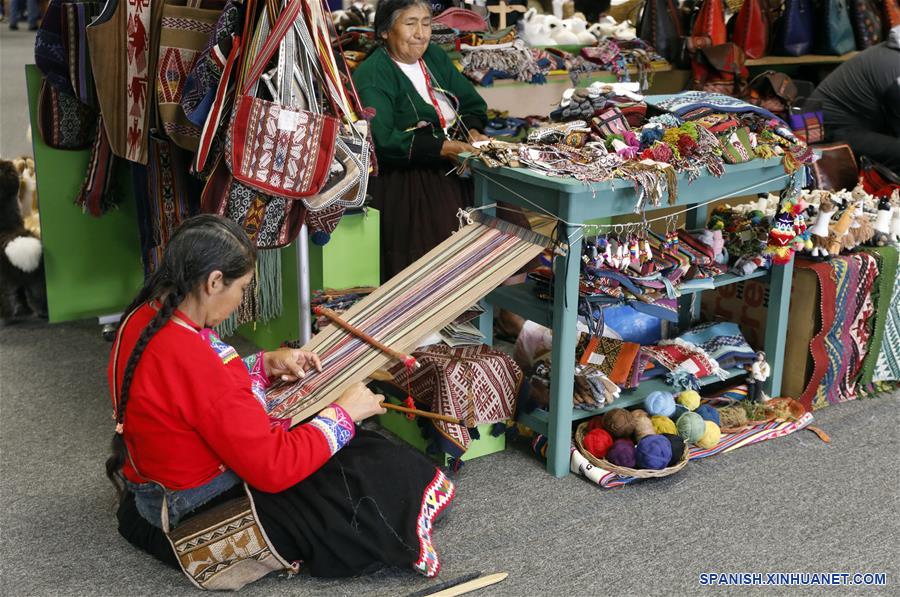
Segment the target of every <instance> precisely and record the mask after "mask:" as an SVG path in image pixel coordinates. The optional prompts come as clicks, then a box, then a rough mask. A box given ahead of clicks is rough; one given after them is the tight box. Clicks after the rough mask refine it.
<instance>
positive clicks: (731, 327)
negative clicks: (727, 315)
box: [679, 322, 756, 369]
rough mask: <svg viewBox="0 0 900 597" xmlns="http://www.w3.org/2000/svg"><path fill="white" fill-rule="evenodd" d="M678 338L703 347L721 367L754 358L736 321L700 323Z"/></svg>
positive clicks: (731, 367) (740, 364)
mask: <svg viewBox="0 0 900 597" xmlns="http://www.w3.org/2000/svg"><path fill="white" fill-rule="evenodd" d="M679 338H681V339H682V340H685V341H687V342H690V343H692V344H695V345H697V346H698V347H700V348H701V349H703V350H704V351H705V352H706V354H708V355H709V356H710V358H712V359H715V360H716V362H718V363H719V366H720V367H722V368H723V369H734V368H736V367H741V366H743V365H744V364H749V363H752V362H753V361H754V360H756V351H755V350H753V348H752V347H751V346H750V344H748V343H747V340H746V339H745V338H744V335H743V334H742V333H741V329H740V328H739V327H738V325H737V324H736V323H732V322H719V323H706V324H701V325H698V326H695V327H693V328H691V329H690V330H689V331H687V332H685V333H684V334H681V335H680V336H679Z"/></svg>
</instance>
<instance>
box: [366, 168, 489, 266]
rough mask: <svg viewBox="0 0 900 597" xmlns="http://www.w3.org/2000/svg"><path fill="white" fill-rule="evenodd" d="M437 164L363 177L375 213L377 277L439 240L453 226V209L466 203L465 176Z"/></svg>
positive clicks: (470, 192)
mask: <svg viewBox="0 0 900 597" xmlns="http://www.w3.org/2000/svg"><path fill="white" fill-rule="evenodd" d="M452 168H453V165H452V164H451V163H450V162H447V163H446V164H445V165H442V166H437V167H431V168H426V167H414V168H404V169H384V170H382V171H381V172H380V173H379V175H378V176H374V177H372V178H371V179H370V180H369V192H370V193H371V194H372V198H373V201H372V206H373V207H374V208H375V209H377V210H378V211H379V212H381V280H382V282H384V281H386V280H388V279H390V278H392V277H394V276H395V275H396V274H398V273H400V272H401V271H402V270H403V269H404V268H406V266H408V265H409V264H411V263H413V262H414V261H415V260H417V259H418V258H419V257H421V256H422V255H424V254H425V253H427V252H428V251H430V250H431V249H433V248H434V247H436V246H437V245H439V244H440V243H441V242H443V241H444V240H446V239H447V238H449V237H450V235H451V234H452V233H453V232H454V231H455V230H457V229H458V228H459V219H458V218H457V213H458V212H459V210H460V209H461V208H462V209H465V208H466V207H471V205H472V197H473V186H472V180H471V179H470V178H460V177H459V176H457V175H455V174H450V175H447V172H448V171H449V170H451V169H452Z"/></svg>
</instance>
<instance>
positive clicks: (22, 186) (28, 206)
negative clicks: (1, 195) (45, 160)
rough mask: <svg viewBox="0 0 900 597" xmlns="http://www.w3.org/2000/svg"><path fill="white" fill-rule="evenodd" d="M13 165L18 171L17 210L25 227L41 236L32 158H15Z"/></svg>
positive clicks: (35, 178)
mask: <svg viewBox="0 0 900 597" xmlns="http://www.w3.org/2000/svg"><path fill="white" fill-rule="evenodd" d="M12 162H13V165H14V166H15V167H16V170H18V172H19V211H20V212H21V213H22V219H23V220H25V228H27V229H28V230H29V231H30V232H31V233H32V234H34V235H35V236H36V237H38V238H40V237H41V220H40V216H39V215H38V210H37V206H38V202H37V177H36V176H35V174H34V160H33V159H31V158H30V157H27V156H23V157H21V158H16V159H14V160H13V161H12Z"/></svg>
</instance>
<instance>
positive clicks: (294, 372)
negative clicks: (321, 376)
mask: <svg viewBox="0 0 900 597" xmlns="http://www.w3.org/2000/svg"><path fill="white" fill-rule="evenodd" d="M263 366H264V367H265V369H266V375H268V376H269V379H275V378H278V379H281V380H282V381H297V380H298V379H300V378H301V377H305V376H306V372H307V371H311V370H312V369H315V370H316V371H321V370H322V363H321V361H319V357H318V356H316V355H315V354H313V353H311V352H306V351H305V350H300V349H299V348H279V349H278V350H273V351H271V352H264V353H263Z"/></svg>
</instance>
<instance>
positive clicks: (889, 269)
mask: <svg viewBox="0 0 900 597" xmlns="http://www.w3.org/2000/svg"><path fill="white" fill-rule="evenodd" d="M864 251H865V252H866V253H870V254H871V255H873V256H874V257H875V259H876V260H877V261H878V277H877V278H876V279H875V284H874V286H873V287H872V302H873V304H874V306H875V329H874V330H873V332H872V337H871V338H870V339H869V350H868V352H866V358H865V360H864V361H863V367H862V372H861V373H860V378H859V382H860V383H861V384H864V385H868V384H870V383H872V376H873V375H874V373H875V363H876V362H877V361H878V354H879V353H880V352H881V343H882V341H883V339H884V325H885V323H886V322H887V315H888V310H889V309H890V306H891V294H892V292H893V290H894V281H895V280H896V279H897V263H898V257H900V253H898V250H897V247H895V246H893V245H888V246H886V247H866V248H865V249H864Z"/></svg>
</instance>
